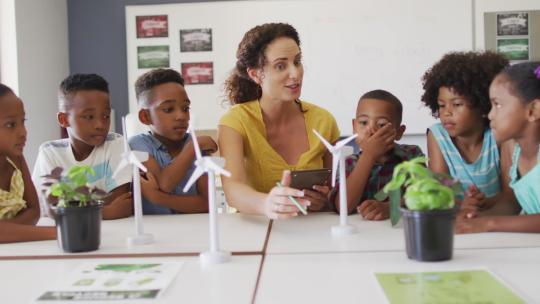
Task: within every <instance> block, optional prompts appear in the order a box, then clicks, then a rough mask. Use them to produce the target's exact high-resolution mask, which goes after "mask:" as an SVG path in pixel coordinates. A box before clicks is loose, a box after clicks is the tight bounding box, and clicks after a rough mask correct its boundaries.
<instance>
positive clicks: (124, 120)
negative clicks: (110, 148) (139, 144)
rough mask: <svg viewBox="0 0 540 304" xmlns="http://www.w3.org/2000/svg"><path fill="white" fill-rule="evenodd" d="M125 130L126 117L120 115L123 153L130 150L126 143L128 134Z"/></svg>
mask: <svg viewBox="0 0 540 304" xmlns="http://www.w3.org/2000/svg"><path fill="white" fill-rule="evenodd" d="M126 130H127V128H126V117H125V116H122V132H124V153H128V152H130V150H129V144H128V134H127V131H126Z"/></svg>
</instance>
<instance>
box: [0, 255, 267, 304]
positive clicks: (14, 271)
mask: <svg viewBox="0 0 540 304" xmlns="http://www.w3.org/2000/svg"><path fill="white" fill-rule="evenodd" d="M260 259H261V256H260V255H258V256H242V257H238V256H235V257H233V258H232V260H231V262H229V263H226V264H220V265H214V266H212V267H210V268H204V269H203V268H202V267H201V266H200V264H199V259H198V258H197V257H174V258H171V257H167V258H144V259H140V258H138V259H121V260H119V259H59V260H49V261H47V262H44V261H43V260H29V261H0V269H2V271H0V282H2V285H1V286H0V292H1V302H2V303H14V304H15V303H32V301H34V300H35V299H37V298H38V297H39V296H40V295H41V294H42V293H43V292H44V291H45V290H48V289H51V288H54V287H57V286H58V282H57V281H56V280H57V279H60V278H61V277H62V275H65V274H68V273H69V272H70V271H71V270H72V269H73V268H75V267H78V266H79V265H81V264H82V263H86V262H99V263H101V262H103V263H120V262H121V263H130V262H133V263H141V262H143V263H147V262H150V263H151V262H168V261H169V262H171V261H183V262H184V265H183V266H182V268H181V269H180V271H179V272H178V275H177V276H176V278H175V279H174V281H173V282H171V285H170V286H169V287H168V288H167V290H165V292H164V294H163V296H162V297H161V298H158V300H157V301H153V302H151V301H148V300H146V301H145V300H136V301H125V302H124V301H112V302H110V303H114V304H120V303H141V304H142V303H234V304H237V303H249V302H250V301H251V299H252V296H253V291H254V288H255V281H256V279H257V273H258V270H259V264H260ZM60 282H61V281H60ZM37 303H47V302H41V301H40V302H37ZM54 303H59V302H56V301H55V302H54ZM69 303H80V304H82V303H83V302H78V301H77V302H69ZM91 303H92V304H96V303H97V302H91Z"/></svg>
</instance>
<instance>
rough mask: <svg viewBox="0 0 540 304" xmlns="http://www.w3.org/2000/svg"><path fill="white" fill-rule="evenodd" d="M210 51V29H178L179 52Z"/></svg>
mask: <svg viewBox="0 0 540 304" xmlns="http://www.w3.org/2000/svg"><path fill="white" fill-rule="evenodd" d="M208 51H212V29H209V28H204V29H190V30H180V52H208Z"/></svg>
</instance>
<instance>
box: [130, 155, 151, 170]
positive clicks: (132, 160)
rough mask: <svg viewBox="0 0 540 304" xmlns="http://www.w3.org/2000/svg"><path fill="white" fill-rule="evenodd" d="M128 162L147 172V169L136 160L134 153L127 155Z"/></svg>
mask: <svg viewBox="0 0 540 304" xmlns="http://www.w3.org/2000/svg"><path fill="white" fill-rule="evenodd" d="M129 162H130V163H132V164H133V165H134V166H137V168H139V169H140V170H141V171H143V172H147V171H148V169H146V167H145V166H144V165H143V164H142V163H141V162H140V161H139V160H138V159H137V156H136V155H135V153H133V152H132V153H129Z"/></svg>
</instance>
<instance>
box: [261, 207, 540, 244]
mask: <svg viewBox="0 0 540 304" xmlns="http://www.w3.org/2000/svg"><path fill="white" fill-rule="evenodd" d="M348 223H349V224H352V225H354V226H356V227H357V228H358V233H356V234H353V235H350V236H346V237H344V238H341V239H340V238H333V237H332V235H331V232H330V227H332V226H334V225H338V224H339V216H338V215H337V214H335V213H319V214H316V213H312V214H309V215H308V216H302V215H299V216H297V217H295V218H293V219H290V220H285V221H274V222H273V224H272V231H271V233H270V238H269V241H268V248H267V251H266V252H267V253H270V254H275V253H314V252H318V253H331V252H334V253H335V252H367V251H396V250H399V251H401V250H405V236H404V233H403V228H391V226H390V221H388V220H386V221H366V220H363V219H362V218H361V216H359V215H357V214H355V215H351V216H349V217H348ZM527 247H540V234H533V233H481V234H465V235H455V236H454V248H455V249H474V248H527Z"/></svg>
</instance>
